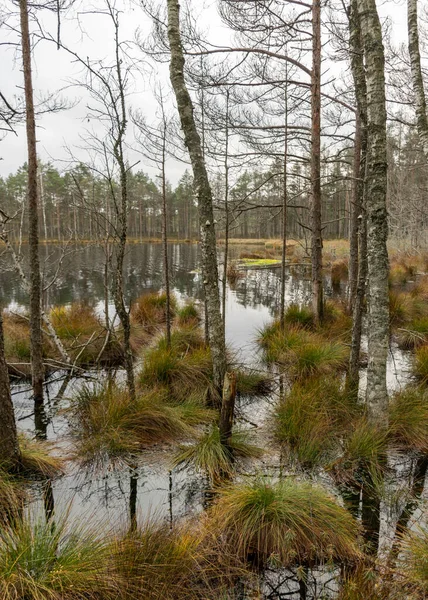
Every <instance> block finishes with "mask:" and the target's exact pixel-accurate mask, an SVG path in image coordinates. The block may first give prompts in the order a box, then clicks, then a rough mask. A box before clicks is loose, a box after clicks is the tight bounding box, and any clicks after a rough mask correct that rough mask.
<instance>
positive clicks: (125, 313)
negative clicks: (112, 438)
mask: <svg viewBox="0 0 428 600" xmlns="http://www.w3.org/2000/svg"><path fill="white" fill-rule="evenodd" d="M113 23H114V27H115V60H116V65H115V66H116V76H117V83H118V90H119V99H118V104H119V106H120V109H119V110H118V111H117V122H116V123H115V125H116V127H117V135H116V139H115V142H114V146H113V154H114V157H115V160H116V163H117V165H118V167H119V179H120V207H118V209H117V217H118V227H117V231H118V236H119V242H118V248H117V256H116V272H115V289H114V304H115V308H116V312H117V315H118V317H119V320H120V323H121V325H122V329H123V349H124V360H125V371H126V383H127V386H128V391H129V395H130V398H131V400H135V397H136V392H135V376H134V357H133V354H132V348H131V319H130V316H129V310H128V309H127V308H126V306H125V294H124V286H123V263H124V259H125V251H126V242H127V237H128V209H129V200H128V176H127V167H126V163H125V157H124V149H123V147H124V137H125V132H126V126H127V115H126V103H125V88H124V83H123V79H122V67H121V65H122V60H121V58H120V55H119V48H120V43H119V22H118V20H117V16H116V18H114V19H113Z"/></svg>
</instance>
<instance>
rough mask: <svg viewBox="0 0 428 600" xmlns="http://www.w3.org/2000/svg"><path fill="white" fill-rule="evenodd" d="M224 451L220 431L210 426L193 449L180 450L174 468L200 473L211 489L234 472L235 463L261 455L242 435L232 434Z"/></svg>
mask: <svg viewBox="0 0 428 600" xmlns="http://www.w3.org/2000/svg"><path fill="white" fill-rule="evenodd" d="M228 445H229V448H230V450H229V449H228V448H226V447H225V446H224V445H223V444H222V442H221V438H220V431H219V428H218V427H217V426H213V427H212V428H211V429H210V430H209V431H207V432H206V433H204V434H203V435H201V436H200V437H199V439H198V440H197V441H196V442H195V443H194V444H192V445H189V446H183V447H182V448H181V450H180V452H179V453H178V454H177V456H176V457H175V459H174V464H175V465H176V466H178V465H182V466H186V467H188V466H191V467H193V468H194V469H195V470H196V471H197V472H199V473H205V474H206V475H208V477H209V479H210V481H211V483H212V484H213V485H216V484H218V483H219V482H220V481H222V480H223V479H224V478H225V477H230V476H231V475H232V474H233V472H234V463H233V462H232V458H234V459H246V458H259V457H260V456H261V455H262V454H263V451H262V450H261V449H260V448H258V447H257V446H254V445H252V444H251V443H249V436H248V433H247V432H244V431H234V432H233V433H232V436H231V438H230V439H229V442H228Z"/></svg>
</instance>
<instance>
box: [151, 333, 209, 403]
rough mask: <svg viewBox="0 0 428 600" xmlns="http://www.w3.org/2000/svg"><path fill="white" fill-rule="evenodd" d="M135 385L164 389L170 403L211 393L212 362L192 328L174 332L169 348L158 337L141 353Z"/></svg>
mask: <svg viewBox="0 0 428 600" xmlns="http://www.w3.org/2000/svg"><path fill="white" fill-rule="evenodd" d="M139 383H140V386H142V387H153V386H164V387H166V388H168V391H169V394H170V401H173V402H183V401H186V400H188V399H189V398H191V397H193V398H195V397H196V396H197V397H198V398H199V399H203V398H205V397H206V396H207V395H209V393H211V391H212V390H213V386H212V360H211V354H210V351H209V348H206V347H205V344H204V341H203V338H202V336H201V334H200V332H199V331H198V330H197V329H193V328H183V329H179V330H176V331H174V332H173V334H172V336H171V347H170V348H168V347H167V343H166V338H165V337H163V338H161V339H160V340H159V341H158V344H157V345H156V346H154V347H152V348H150V349H149V350H148V351H147V352H146V353H145V354H144V357H143V367H142V370H141V372H140V376H139Z"/></svg>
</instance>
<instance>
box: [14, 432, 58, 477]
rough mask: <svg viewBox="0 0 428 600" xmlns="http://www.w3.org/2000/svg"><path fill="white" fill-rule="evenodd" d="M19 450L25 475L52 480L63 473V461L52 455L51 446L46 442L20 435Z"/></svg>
mask: <svg viewBox="0 0 428 600" xmlns="http://www.w3.org/2000/svg"><path fill="white" fill-rule="evenodd" d="M19 449H20V452H21V466H22V469H23V471H24V474H25V475H27V476H31V475H33V476H38V477H46V478H52V477H56V476H58V475H61V474H62V473H63V471H64V460H63V459H62V458H60V457H59V456H55V455H53V454H52V446H51V444H49V443H48V442H45V441H42V440H37V439H32V438H30V437H28V436H27V435H24V434H20V435H19Z"/></svg>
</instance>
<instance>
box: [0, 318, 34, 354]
mask: <svg viewBox="0 0 428 600" xmlns="http://www.w3.org/2000/svg"><path fill="white" fill-rule="evenodd" d="M3 328H4V351H5V356H6V360H7V361H8V362H27V361H30V358H31V352H30V328H29V323H28V320H26V319H24V318H22V317H20V316H18V315H5V317H4V321H3Z"/></svg>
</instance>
